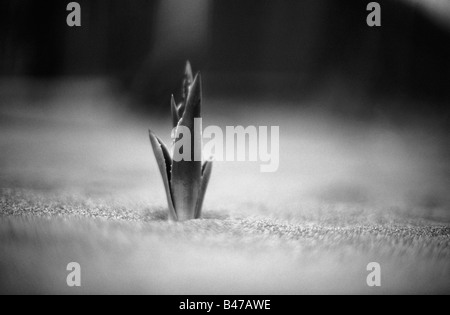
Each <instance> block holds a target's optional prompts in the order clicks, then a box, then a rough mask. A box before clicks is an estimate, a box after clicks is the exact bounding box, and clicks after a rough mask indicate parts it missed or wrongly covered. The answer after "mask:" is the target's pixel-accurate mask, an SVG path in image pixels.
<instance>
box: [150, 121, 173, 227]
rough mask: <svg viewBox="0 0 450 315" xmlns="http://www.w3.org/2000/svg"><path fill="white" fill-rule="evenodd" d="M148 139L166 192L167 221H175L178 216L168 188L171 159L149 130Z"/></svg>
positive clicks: (167, 151) (166, 150)
mask: <svg viewBox="0 0 450 315" xmlns="http://www.w3.org/2000/svg"><path fill="white" fill-rule="evenodd" d="M149 137H150V143H151V144H152V148H153V153H154V155H155V158H156V162H157V164H158V168H159V171H160V173H161V177H162V179H163V183H164V188H165V191H166V197H167V203H168V206H169V219H170V220H173V221H177V220H178V216H177V212H176V210H175V207H174V202H173V196H172V191H171V187H170V182H171V165H172V159H171V157H170V154H169V150H168V149H167V147H166V146H165V144H164V143H163V142H162V141H161V140H160V139H159V138H158V137H157V136H156V135H155V134H154V133H153V132H152V131H151V130H149Z"/></svg>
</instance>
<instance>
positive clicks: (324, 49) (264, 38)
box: [0, 0, 450, 117]
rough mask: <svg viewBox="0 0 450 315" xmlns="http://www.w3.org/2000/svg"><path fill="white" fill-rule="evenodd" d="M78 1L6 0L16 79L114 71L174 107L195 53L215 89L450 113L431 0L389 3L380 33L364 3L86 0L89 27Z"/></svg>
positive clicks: (449, 68) (126, 83) (441, 31)
mask: <svg viewBox="0 0 450 315" xmlns="http://www.w3.org/2000/svg"><path fill="white" fill-rule="evenodd" d="M68 2H69V1H58V0H46V1H44V0H39V1H36V0H4V1H2V3H1V12H2V15H3V16H2V18H1V20H0V23H1V29H0V35H1V45H0V60H1V61H0V62H1V63H0V69H1V74H2V75H3V76H4V77H6V78H11V77H13V76H32V77H37V78H42V77H46V78H58V77H61V76H73V75H78V76H93V75H94V76H109V77H112V78H116V79H118V80H119V81H120V82H122V86H123V88H124V89H125V91H128V93H130V94H131V95H132V96H133V98H134V99H135V100H137V101H138V103H142V104H144V106H143V108H145V109H148V110H154V109H155V108H159V109H160V111H164V112H168V110H169V108H170V107H169V104H170V103H169V98H170V94H171V93H172V92H173V91H176V90H179V88H178V80H177V78H178V77H179V75H180V74H181V73H182V69H183V65H184V62H185V61H186V60H187V59H189V60H191V62H192V63H193V66H194V67H195V68H196V69H201V70H202V72H204V73H205V76H204V77H205V91H208V92H206V93H210V94H212V95H219V96H220V95H225V96H226V97H234V96H236V97H250V98H273V99H274V100H277V99H280V100H281V99H284V100H289V99H292V100H298V99H300V98H304V97H308V96H317V95H325V96H327V97H331V98H333V99H341V100H340V101H336V102H335V103H336V104H335V105H333V106H335V107H336V108H337V110H338V111H339V110H341V109H342V110H344V111H345V110H346V109H345V106H346V104H345V100H346V99H347V97H348V95H349V94H350V95H352V96H353V97H355V96H356V97H359V98H360V99H361V102H357V103H358V104H359V103H361V104H359V105H356V108H352V109H351V110H352V111H356V112H363V113H367V114H368V115H372V114H373V113H374V112H385V113H390V112H392V111H394V112H398V113H402V112H404V111H415V110H417V112H418V113H422V112H427V113H432V114H433V115H437V116H441V117H448V113H449V111H448V109H447V106H446V104H447V103H448V100H449V99H450V80H449V77H450V32H449V28H448V27H446V25H448V24H446V23H441V22H442V20H443V19H444V20H445V17H446V15H443V14H438V13H439V12H440V11H439V9H437V7H433V4H431V2H430V4H429V5H418V4H417V1H413V0H405V1H390V0H389V1H388V0H380V1H378V2H379V3H380V4H381V8H382V26H381V27H379V28H370V27H368V26H367V25H366V17H367V14H368V12H367V11H366V6H367V3H368V2H369V1H360V0H349V1H333V0H302V1H298V0H282V1H273V0H215V1H208V0H164V1H161V0H155V1H148V0H133V1H123V0H90V1H88V0H80V1H78V2H79V3H80V4H81V7H82V27H80V28H70V27H67V26H66V24H65V19H66V16H67V11H66V5H67V3H68ZM427 3H428V2H427ZM432 8H435V9H432ZM441 11H442V10H441ZM377 100H380V101H377ZM384 100H393V102H385V101H384ZM397 100H401V101H398V102H397ZM409 100H414V102H415V105H414V107H412V106H409V104H408V101H409ZM421 102H422V104H423V105H420V103H421ZM352 106H355V105H352Z"/></svg>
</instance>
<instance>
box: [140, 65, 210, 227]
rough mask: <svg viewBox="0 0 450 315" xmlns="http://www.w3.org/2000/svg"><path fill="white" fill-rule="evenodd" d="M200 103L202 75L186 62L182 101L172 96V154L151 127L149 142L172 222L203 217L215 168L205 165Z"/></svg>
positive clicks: (208, 163)
mask: <svg viewBox="0 0 450 315" xmlns="http://www.w3.org/2000/svg"><path fill="white" fill-rule="evenodd" d="M201 105H202V82H201V76H200V73H197V74H196V75H195V77H194V76H193V75H192V69H191V65H190V64H189V62H187V63H186V69H185V73H184V78H183V83H182V100H181V102H180V103H179V104H178V105H177V104H176V102H175V99H174V97H173V95H172V98H171V109H172V128H173V129H172V139H173V150H172V151H173V152H172V154H170V152H169V150H168V149H167V146H166V145H165V144H164V143H163V142H162V141H161V139H159V138H158V137H157V136H156V135H155V134H154V133H153V132H152V131H151V130H149V134H150V143H151V145H152V147H153V152H154V154H155V158H156V162H157V164H158V167H159V170H160V172H161V176H162V179H163V182H164V188H165V190H166V195H167V202H168V206H169V220H172V221H185V220H191V219H198V218H200V217H201V211H202V206H203V199H204V198H205V192H206V188H207V186H208V181H209V177H210V176H211V169H212V161H205V162H204V163H203V164H202V158H201V157H202V128H201V119H200V118H201ZM195 124H200V126H195ZM180 144H181V145H180Z"/></svg>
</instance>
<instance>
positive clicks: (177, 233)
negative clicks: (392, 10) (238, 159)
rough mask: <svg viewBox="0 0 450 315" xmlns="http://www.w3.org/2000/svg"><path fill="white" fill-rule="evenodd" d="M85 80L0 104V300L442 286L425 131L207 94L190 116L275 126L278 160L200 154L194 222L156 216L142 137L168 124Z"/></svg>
mask: <svg viewBox="0 0 450 315" xmlns="http://www.w3.org/2000/svg"><path fill="white" fill-rule="evenodd" d="M93 86H94V88H91V89H88V90H87V91H86V89H85V88H84V90H83V93H79V94H78V93H76V91H75V92H73V86H70V88H71V89H70V91H71V93H72V94H70V93H69V92H67V90H68V87H66V86H61V87H58V89H56V91H58V92H54V93H51V94H50V95H51V97H47V98H45V100H43V101H42V102H45V104H46V105H45V106H43V107H33V106H32V105H33V104H29V103H30V100H27V99H22V100H21V99H20V98H18V97H17V96H15V97H14V98H11V99H12V100H14V101H11V102H10V103H9V104H10V106H0V119H1V125H0V131H1V133H2V137H1V140H0V150H1V152H2V154H1V156H0V162H1V164H0V187H1V193H0V209H1V210H0V293H64V294H73V293H169V294H171V293H180V294H208V293H212V294H214V293H224V294H228V293H234V294H240V293H251V294H257V293H261V294H265V293H268V294H271V293H273V294H277V293H288V294H299V293H363V294H374V293H375V294H376V293H450V280H449V279H450V259H449V258H450V246H449V245H450V223H449V222H450V213H449V209H450V208H449V205H450V202H449V201H450V200H449V197H448V191H449V174H450V173H449V171H448V165H447V164H448V162H447V161H448V160H447V159H446V155H445V154H446V151H445V150H444V148H445V146H444V144H445V142H443V138H442V135H440V134H439V133H438V132H437V133H431V132H428V131H427V132H424V130H423V129H421V128H419V127H414V126H409V127H408V128H402V129H400V128H396V127H392V126H391V125H389V124H386V123H383V122H381V123H380V122H378V123H376V124H373V123H371V124H366V123H350V122H349V121H341V120H333V119H330V118H329V117H328V118H327V116H326V115H322V114H321V115H318V114H313V113H311V112H300V111H298V112H294V113H290V114H289V115H287V113H286V112H277V111H276V110H272V111H270V110H265V111H263V113H254V112H246V111H245V110H242V111H241V112H240V114H239V115H237V112H235V113H234V115H231V114H229V111H230V110H229V107H227V105H228V103H227V101H226V100H210V101H209V103H208V106H210V107H207V105H206V104H205V108H204V112H205V114H204V119H205V120H204V125H207V124H219V125H223V126H225V125H227V124H228V125H232V124H233V125H237V124H242V125H244V126H245V125H250V124H252V125H280V126H281V129H280V132H281V139H280V148H281V152H280V169H279V171H278V172H276V173H273V174H263V173H260V172H259V164H257V163H216V165H215V166H214V170H213V175H212V178H211V183H210V187H209V190H208V193H207V197H206V200H205V210H204V217H203V219H202V220H195V221H190V222H186V223H169V222H167V214H166V211H165V207H166V204H165V196H164V192H163V185H162V181H161V179H160V177H159V174H158V170H157V167H156V163H155V161H154V158H153V155H152V151H151V147H150V145H149V143H148V139H147V131H146V128H147V127H149V126H152V129H154V130H155V131H156V132H157V133H158V134H159V135H161V136H162V138H164V139H165V140H167V139H168V136H169V130H168V129H167V128H168V126H169V121H168V120H167V121H158V120H156V119H152V118H150V119H149V120H148V121H146V120H141V119H136V118H134V117H131V116H130V115H129V114H127V113H125V112H121V111H118V109H117V108H118V104H117V103H118V101H117V100H114V99H113V98H111V96H110V95H109V94H108V91H104V90H103V87H102V85H101V84H100V85H99V86H97V87H95V85H93ZM2 91H3V90H2ZM65 91H66V92H67V93H66V92H65ZM2 93H5V91H3V92H2ZM9 93H13V92H10V91H9ZM68 94H69V96H68ZM31 101H32V102H39V101H37V100H36V99H35V98H33V99H32V100H31ZM62 103H64V106H62V105H61V104H62ZM119 103H120V102H119ZM269 105H270V104H261V107H262V108H267V109H268V108H270V106H269ZM33 108H35V109H33ZM36 108H39V110H38V109H36ZM211 108H215V110H212V109H211ZM235 108H240V107H239V106H236V107H235ZM165 127H167V128H165ZM72 261H75V262H78V263H80V264H81V267H82V287H81V288H69V287H68V286H67V285H66V276H67V274H68V272H67V271H66V266H67V264H68V263H69V262H72ZM372 261H375V262H379V263H380V264H381V267H382V286H381V287H380V288H369V287H368V286H367V285H366V276H367V274H368V271H366V266H367V264H368V263H369V262H372Z"/></svg>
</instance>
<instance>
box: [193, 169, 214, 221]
mask: <svg viewBox="0 0 450 315" xmlns="http://www.w3.org/2000/svg"><path fill="white" fill-rule="evenodd" d="M212 164H213V162H212V161H205V163H203V167H202V182H201V185H200V191H199V193H198V199H197V205H196V209H195V218H196V219H199V218H200V217H201V216H202V207H203V200H204V199H205V194H206V189H207V188H208V183H209V178H210V177H211V172H212Z"/></svg>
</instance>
